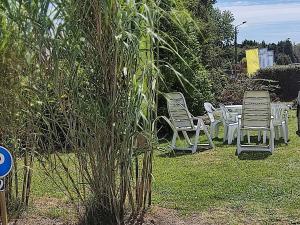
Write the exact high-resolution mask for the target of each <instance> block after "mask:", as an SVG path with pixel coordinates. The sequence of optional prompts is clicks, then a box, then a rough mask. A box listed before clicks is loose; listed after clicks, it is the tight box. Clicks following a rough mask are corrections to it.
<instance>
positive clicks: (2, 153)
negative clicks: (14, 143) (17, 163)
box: [0, 146, 13, 178]
mask: <svg viewBox="0 0 300 225" xmlns="http://www.w3.org/2000/svg"><path fill="white" fill-rule="evenodd" d="M12 165H13V159H12V156H11V154H10V152H9V151H8V150H7V149H6V148H4V147H2V146H0V178H3V177H5V176H6V175H7V174H8V173H9V172H10V171H11V168H12Z"/></svg>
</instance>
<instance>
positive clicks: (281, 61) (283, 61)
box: [277, 53, 292, 65]
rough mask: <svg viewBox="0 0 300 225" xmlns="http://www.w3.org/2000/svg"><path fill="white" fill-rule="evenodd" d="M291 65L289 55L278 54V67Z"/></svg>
mask: <svg viewBox="0 0 300 225" xmlns="http://www.w3.org/2000/svg"><path fill="white" fill-rule="evenodd" d="M291 63H292V60H291V58H290V56H289V55H287V54H284V53H279V54H278V56H277V64H278V65H289V64H291Z"/></svg>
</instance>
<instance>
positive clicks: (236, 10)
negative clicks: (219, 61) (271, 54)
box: [216, 0, 300, 43]
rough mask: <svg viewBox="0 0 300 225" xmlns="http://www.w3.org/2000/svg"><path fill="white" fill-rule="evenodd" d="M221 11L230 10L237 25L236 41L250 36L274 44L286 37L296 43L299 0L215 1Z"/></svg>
mask: <svg viewBox="0 0 300 225" xmlns="http://www.w3.org/2000/svg"><path fill="white" fill-rule="evenodd" d="M216 6H217V7H218V8H220V9H221V10H229V11H231V12H232V13H233V15H234V17H235V19H236V21H235V22H234V24H235V25H237V24H240V23H241V22H242V21H245V20H246V21H247V23H246V24H244V25H243V26H241V27H239V35H238V42H241V41H242V40H244V39H251V40H257V41H262V40H265V41H266V42H275V43H277V42H278V41H280V40H285V39H287V38H290V39H291V41H292V42H295V43H300V0H254V1H250V0H248V1H247V0H218V3H217V4H216Z"/></svg>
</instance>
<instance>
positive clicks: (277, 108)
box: [271, 103, 288, 121]
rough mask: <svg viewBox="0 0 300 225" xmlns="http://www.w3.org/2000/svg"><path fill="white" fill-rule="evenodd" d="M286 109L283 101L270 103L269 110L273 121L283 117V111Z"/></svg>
mask: <svg viewBox="0 0 300 225" xmlns="http://www.w3.org/2000/svg"><path fill="white" fill-rule="evenodd" d="M287 110H288V107H287V105H286V104H284V103H272V104H271V112H272V116H273V117H274V121H282V120H283V119H285V113H286V111H287Z"/></svg>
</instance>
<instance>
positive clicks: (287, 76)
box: [255, 65, 300, 101]
mask: <svg viewBox="0 0 300 225" xmlns="http://www.w3.org/2000/svg"><path fill="white" fill-rule="evenodd" d="M255 78H257V79H264V80H263V81H259V82H260V83H262V84H264V85H266V86H268V87H269V88H270V91H271V92H272V93H274V94H276V97H277V98H278V99H279V100H281V101H292V100H294V99H295V98H296V97H297V95H298V91H299V90H300V66H299V65H288V66H274V67H271V68H266V69H260V70H259V71H258V72H257V74H256V76H255Z"/></svg>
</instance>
